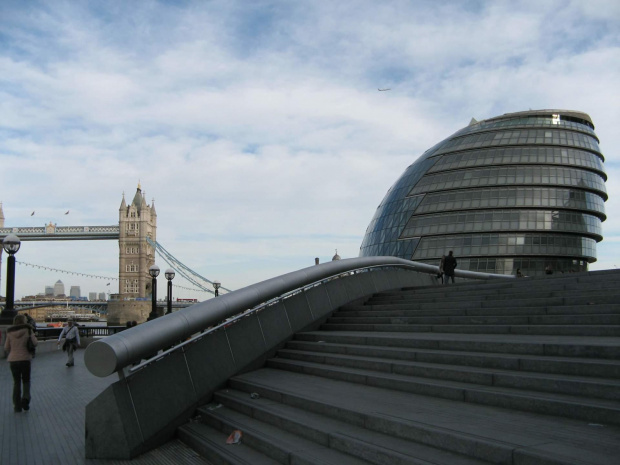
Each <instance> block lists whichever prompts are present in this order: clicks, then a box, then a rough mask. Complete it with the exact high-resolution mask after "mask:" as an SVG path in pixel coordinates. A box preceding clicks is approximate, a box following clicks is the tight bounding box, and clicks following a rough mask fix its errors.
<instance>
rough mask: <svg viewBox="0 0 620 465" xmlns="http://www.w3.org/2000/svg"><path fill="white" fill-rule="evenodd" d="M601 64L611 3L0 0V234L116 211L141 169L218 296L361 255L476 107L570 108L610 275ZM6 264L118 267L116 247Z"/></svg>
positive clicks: (607, 82) (611, 111)
mask: <svg viewBox="0 0 620 465" xmlns="http://www.w3.org/2000/svg"><path fill="white" fill-rule="evenodd" d="M619 73H620V4H618V2H617V1H605V0H595V1H588V2H583V1H553V0H550V1H545V2H540V1H510V2H508V1H463V2H435V1H389V0H388V1H385V2H375V1H340V2H333V1H311V2H310V1H306V2H293V1H252V2H248V1H245V2H241V1H226V2H224V1H211V2H207V1H196V2H194V1H189V0H188V1H178V2H164V1H135V2H121V1H116V2H115V1H110V2H99V1H92V2H88V1H46V2H30V1H25V2H24V1H3V2H0V160H2V165H3V166H4V167H7V166H10V169H6V168H5V169H3V170H1V174H0V180H1V182H0V201H2V205H3V210H4V214H5V217H6V223H5V225H6V226H43V225H45V224H47V223H49V222H50V221H51V222H53V223H57V224H58V225H100V224H116V223H117V222H118V207H119V206H120V202H121V199H122V194H123V192H125V194H126V197H128V199H131V198H133V195H134V193H135V189H136V186H137V184H138V182H140V183H141V185H142V188H143V190H144V191H145V192H146V196H147V199H149V202H150V201H151V199H155V204H156V208H157V213H158V230H157V239H158V241H159V242H160V243H161V244H162V245H164V247H165V248H166V249H167V250H168V251H169V252H171V253H172V254H173V255H174V256H176V257H177V258H178V259H179V260H181V261H182V262H183V263H185V264H186V265H188V266H189V267H190V268H192V269H194V270H196V271H198V272H199V273H200V274H202V275H203V276H205V277H207V278H209V279H219V280H220V281H222V283H223V284H224V286H226V287H229V288H233V289H236V288H240V287H243V286H246V285H248V284H252V283H254V282H257V281H260V280H263V279H267V278H270V277H273V276H277V275H279V274H282V273H286V272H289V271H293V270H296V269H300V268H303V267H306V266H311V265H312V264H313V263H314V257H319V258H320V259H321V261H322V262H324V261H326V260H329V259H331V256H332V255H333V254H334V250H335V249H338V253H339V254H340V255H341V256H342V257H355V256H357V255H358V252H359V246H360V244H361V241H362V237H363V234H364V232H365V230H366V226H367V225H368V223H369V221H370V219H371V217H372V215H373V213H374V210H375V208H376V206H377V205H378V204H379V202H380V201H381V199H382V198H383V196H384V195H385V193H386V192H387V190H388V189H389V187H390V186H391V185H392V183H393V182H394V181H395V180H396V179H397V178H398V177H399V175H400V174H401V173H402V172H403V170H404V169H405V168H406V167H407V166H408V165H409V164H411V163H412V162H413V161H415V159H416V158H417V157H418V156H419V155H421V154H422V153H423V152H424V151H425V150H426V149H428V148H429V147H431V146H433V145H435V144H436V143H437V142H439V141H441V140H442V139H444V138H446V137H448V136H449V135H451V134H452V133H454V132H455V131H457V130H458V129H460V128H462V127H463V126H465V125H467V124H468V123H469V120H470V119H471V118H472V117H475V118H476V119H485V118H490V117H493V116H497V115H499V114H503V113H508V112H515V111H522V110H527V109H530V108H531V109H542V108H556V109H571V110H578V111H583V112H586V113H588V114H590V116H591V117H592V119H593V120H594V124H595V126H596V133H597V135H598V136H599V138H600V140H601V148H602V150H603V153H604V155H605V157H606V162H605V167H606V170H607V172H608V175H609V178H610V181H608V182H607V189H608V191H609V195H610V199H609V201H608V202H607V204H606V209H607V212H608V215H609V216H610V218H611V219H610V220H608V221H606V222H605V223H604V224H603V228H604V229H603V233H604V235H605V240H604V241H603V242H602V243H600V244H599V246H598V256H599V261H598V262H597V263H596V264H594V265H593V266H592V267H591V269H606V268H613V267H614V266H615V265H616V264H617V265H619V266H620V263H618V262H620V260H616V257H618V252H619V250H620V215H619V214H618V213H619V212H618V210H619V209H620V204H619V203H618V201H617V194H618V190H619V189H618V188H617V187H616V185H617V181H614V180H617V179H618V174H619V171H620V169H619V167H620V165H619V161H620V156H619V154H618V150H617V147H620V136H619V135H618V130H617V128H618V126H619V123H620V117H619V114H618V112H619V110H618V108H620V101H619V100H620V99H619V98H618V88H619V87H620V86H619V84H620V79H619V75H620V74H619ZM379 87H381V88H385V87H389V88H391V89H392V90H391V91H389V92H377V88H379ZM67 210H70V212H71V213H70V214H69V215H66V216H65V215H64V212H65V211H67ZM32 211H35V212H36V213H35V215H34V216H30V214H31V212H32ZM17 259H18V261H22V262H26V263H33V264H40V265H45V266H48V267H53V268H58V269H65V270H71V271H79V272H81V273H88V274H95V275H103V276H117V275H118V246H117V244H116V243H115V242H114V241H109V242H108V241H106V242H103V241H97V242H50V243H41V242H27V243H24V245H23V246H22V249H21V250H20V251H19V254H18V256H17ZM160 262H161V263H160ZM158 264H160V266H161V267H162V268H166V267H167V264H165V263H164V262H163V260H161V259H158ZM17 272H18V278H17V282H16V296H17V297H18V298H19V297H21V296H22V295H26V294H32V293H36V292H41V291H43V288H44V286H45V285H46V284H47V285H49V284H53V283H54V282H55V281H56V280H58V279H62V280H63V282H64V283H65V285H66V286H67V287H68V286H70V285H80V286H81V287H82V292H83V293H84V292H88V291H105V290H106V287H105V284H104V282H105V280H87V279H85V278H82V277H77V276H73V275H63V274H57V273H52V272H47V271H43V270H37V269H34V268H31V267H26V266H18V269H17ZM113 284H114V283H113ZM178 284H179V285H182V283H181V282H179V283H178ZM1 285H2V287H3V289H4V286H5V283H4V280H3V282H2V283H1ZM113 291H115V289H113ZM178 291H179V292H183V291H182V290H180V289H179V290H178ZM2 294H4V290H3V291H2ZM189 296H191V295H189Z"/></svg>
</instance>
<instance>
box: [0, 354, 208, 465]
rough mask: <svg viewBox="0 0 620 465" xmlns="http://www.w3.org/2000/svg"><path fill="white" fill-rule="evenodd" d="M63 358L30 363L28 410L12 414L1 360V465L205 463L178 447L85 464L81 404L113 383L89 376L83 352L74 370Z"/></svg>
mask: <svg viewBox="0 0 620 465" xmlns="http://www.w3.org/2000/svg"><path fill="white" fill-rule="evenodd" d="M66 361H67V359H66V354H65V353H64V352H62V351H54V352H48V353H43V354H39V355H38V356H37V357H36V358H35V359H34V360H33V361H32V375H31V397H32V400H31V407H30V411H28V412H21V413H15V412H14V411H13V402H12V399H11V396H12V390H13V378H12V377H11V370H10V369H9V364H8V362H7V361H6V359H5V358H0V432H1V433H0V464H2V465H56V464H58V465H72V464H76V465H82V464H86V465H124V464H132V465H168V464H179V463H180V464H185V465H204V464H208V462H207V461H205V460H204V459H202V458H200V457H199V456H197V455H196V453H195V452H194V451H192V450H191V449H189V448H187V447H186V446H184V444H183V443H181V442H179V441H177V440H173V441H171V442H169V443H168V444H166V445H164V446H163V447H161V448H159V449H157V450H155V451H151V452H149V453H147V454H144V455H143V456H141V457H138V458H136V459H133V460H131V461H128V460H87V459H86V458H85V457H84V424H85V423H84V422H85V408H86V405H87V404H88V403H89V402H90V401H91V400H92V399H94V398H95V397H96V396H97V395H98V394H99V393H100V392H102V391H103V390H104V389H105V388H106V387H107V386H109V385H110V384H112V383H113V382H115V381H117V380H118V377H117V376H116V375H111V376H108V377H106V378H98V377H96V376H93V375H92V374H91V373H90V372H89V371H88V369H87V368H86V367H85V366H84V350H78V351H77V352H76V353H75V366H74V367H72V368H68V367H66V366H65V363H66Z"/></svg>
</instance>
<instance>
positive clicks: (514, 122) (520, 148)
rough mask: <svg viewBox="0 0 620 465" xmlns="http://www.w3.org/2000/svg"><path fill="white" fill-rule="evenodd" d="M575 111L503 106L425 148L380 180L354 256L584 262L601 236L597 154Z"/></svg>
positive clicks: (495, 265) (564, 268)
mask: <svg viewBox="0 0 620 465" xmlns="http://www.w3.org/2000/svg"><path fill="white" fill-rule="evenodd" d="M598 143H599V140H598V138H597V137H596V134H595V133H594V124H593V123H592V120H591V119H590V117H589V116H588V115H587V114H585V113H580V112H576V111H565V110H539V111H524V112H519V113H509V114H505V115H502V116H498V117H495V118H491V119H488V120H484V121H476V120H474V119H472V121H471V122H470V124H469V126H467V127H466V128H463V129H461V130H460V131H458V132H456V133H455V134H453V135H452V136H450V137H448V138H447V139H445V140H443V141H442V142H440V143H439V144H437V145H435V146H434V147H432V148H430V149H429V150H427V151H426V152H425V153H424V154H423V155H422V156H421V157H420V158H419V159H418V160H416V161H415V162H414V163H413V164H412V165H410V166H409V167H408V168H407V169H406V170H405V172H404V173H403V174H402V175H401V176H400V178H399V179H398V180H397V181H396V183H395V184H394V185H393V186H392V187H391V188H390V189H389V191H388V192H387V194H386V195H385V198H384V199H383V201H382V202H381V204H380V205H379V207H378V208H377V211H376V212H375V215H374V217H373V218H372V220H371V222H370V224H369V226H368V228H367V230H366V234H365V236H364V239H363V241H362V245H361V247H360V256H378V255H389V256H396V257H401V258H405V259H408V260H413V261H417V262H423V263H430V264H434V265H437V264H439V260H440V258H441V256H442V255H443V254H446V255H447V253H448V251H449V250H453V251H454V255H455V256H456V257H457V260H458V268H459V269H465V270H472V271H481V272H489V273H501V274H514V273H515V271H516V270H517V269H521V272H522V273H523V274H525V275H541V274H544V273H545V269H546V268H550V269H552V270H553V271H555V272H571V271H586V270H587V269H588V264H589V263H593V262H595V261H596V243H597V242H600V241H601V240H602V239H603V236H602V229H601V223H602V222H603V221H605V218H606V217H605V208H604V202H605V201H606V200H607V193H606V190H605V181H606V180H607V175H606V174H605V170H604V168H603V162H604V157H603V154H602V153H601V151H600V148H599V145H598Z"/></svg>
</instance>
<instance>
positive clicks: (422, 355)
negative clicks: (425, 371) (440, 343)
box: [286, 340, 620, 379]
mask: <svg viewBox="0 0 620 465" xmlns="http://www.w3.org/2000/svg"><path fill="white" fill-rule="evenodd" d="M286 348H287V349H292V350H299V351H309V352H320V353H326V354H345V355H356V356H361V357H380V358H391V359H395V360H407V361H419V362H426V363H434V364H447V365H461V366H465V367H479V368H490V369H502V370H513V371H520V370H522V371H528V372H534V373H548V374H558V375H574V376H584V377H587V376H590V377H596V378H609V379H620V360H604V359H594V358H578V357H550V356H545V355H540V356H537V355H520V354H502V353H497V354H495V353H485V352H465V351H450V350H433V349H409V348H403V347H383V346H371V345H360V344H339V343H326V342H311V341H299V340H292V341H289V342H287V344H286Z"/></svg>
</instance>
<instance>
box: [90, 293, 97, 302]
mask: <svg viewBox="0 0 620 465" xmlns="http://www.w3.org/2000/svg"><path fill="white" fill-rule="evenodd" d="M88 300H90V301H91V302H94V301H95V300H97V293H96V292H89V293H88Z"/></svg>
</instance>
